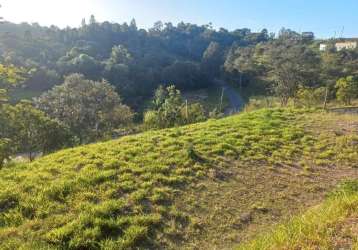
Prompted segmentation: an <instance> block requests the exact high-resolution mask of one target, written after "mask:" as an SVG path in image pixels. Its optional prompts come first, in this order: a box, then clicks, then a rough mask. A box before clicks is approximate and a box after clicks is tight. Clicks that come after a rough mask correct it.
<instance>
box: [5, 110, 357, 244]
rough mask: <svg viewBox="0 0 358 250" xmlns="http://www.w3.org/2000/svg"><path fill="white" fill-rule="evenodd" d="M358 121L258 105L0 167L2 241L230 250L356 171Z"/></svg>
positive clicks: (321, 195)
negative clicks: (250, 109)
mask: <svg viewBox="0 0 358 250" xmlns="http://www.w3.org/2000/svg"><path fill="white" fill-rule="evenodd" d="M357 128H358V118H357V117H354V116H337V115H331V114H325V113H320V112H308V111H298V110H284V109H274V110H260V111H256V112H251V113H245V114H241V115H238V116H233V117H228V118H225V119H221V120H210V121H208V122H205V123H200V124H195V125H190V126H186V127H180V128H173V129H166V130H161V131H150V132H146V133H143V134H139V135H135V136H128V137H124V138H121V139H119V140H115V141H110V142H106V143H99V144H93V145H88V146H83V147H79V148H74V149H68V150H64V151H61V152H58V153H56V154H53V155H49V156H46V157H44V158H41V159H39V160H37V161H36V162H34V163H32V164H24V165H16V166H13V167H8V168H4V169H2V170H1V171H0V212H1V213H0V249H19V248H22V249H52V248H53V249H100V248H102V249H131V248H166V249H173V248H180V249H185V248H186V249H192V248H206V249H208V248H209V249H210V248H211V249H213V248H214V249H215V248H219V249H220V248H224V247H232V246H233V245H236V244H238V243H241V242H242V241H244V240H247V239H251V238H252V237H253V236H255V235H256V234H257V233H259V232H262V231H264V230H266V229H267V227H268V226H270V225H271V224H272V223H273V221H278V220H281V219H282V218H285V217H286V216H288V215H290V214H292V213H296V212H298V211H301V210H302V209H305V208H307V207H308V206H311V205H313V204H316V203H317V202H319V201H320V200H322V197H323V195H324V194H325V193H326V192H327V191H328V190H331V189H332V187H333V186H335V185H336V184H337V183H338V182H339V181H341V180H344V179H355V178H358V175H357V174H358V173H357V166H358V135H357V133H356V131H357Z"/></svg>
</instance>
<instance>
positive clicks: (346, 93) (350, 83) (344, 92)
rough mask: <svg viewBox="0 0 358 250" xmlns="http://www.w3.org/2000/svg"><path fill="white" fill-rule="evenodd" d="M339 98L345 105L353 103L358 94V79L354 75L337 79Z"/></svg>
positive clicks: (337, 94)
mask: <svg viewBox="0 0 358 250" xmlns="http://www.w3.org/2000/svg"><path fill="white" fill-rule="evenodd" d="M336 88H337V93H336V96H337V100H338V101H340V102H342V103H344V104H345V105H351V101H352V99H353V98H355V97H357V96H358V79H357V78H354V77H353V76H348V77H345V78H341V79H339V80H338V81H337V84H336Z"/></svg>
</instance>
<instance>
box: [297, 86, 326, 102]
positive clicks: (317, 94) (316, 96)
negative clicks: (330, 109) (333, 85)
mask: <svg viewBox="0 0 358 250" xmlns="http://www.w3.org/2000/svg"><path fill="white" fill-rule="evenodd" d="M326 91H327V89H326V88H325V87H318V88H311V87H303V86H300V87H299V89H298V91H297V94H296V100H295V101H297V103H298V104H299V105H300V106H304V107H314V106H317V105H323V104H324V101H325V97H326Z"/></svg>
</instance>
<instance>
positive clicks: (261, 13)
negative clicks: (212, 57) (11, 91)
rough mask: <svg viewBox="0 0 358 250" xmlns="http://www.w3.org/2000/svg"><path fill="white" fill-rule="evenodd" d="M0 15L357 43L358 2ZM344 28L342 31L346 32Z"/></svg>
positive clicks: (156, 3) (152, 3)
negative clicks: (305, 34)
mask: <svg viewBox="0 0 358 250" xmlns="http://www.w3.org/2000/svg"><path fill="white" fill-rule="evenodd" d="M0 3H2V5H3V7H2V9H1V11H0V15H1V16H4V17H5V19H7V20H9V21H14V22H22V21H27V22H39V23H40V24H43V25H50V24H55V25H58V26H60V27H64V26H67V25H69V26H78V25H79V24H80V22H81V19H82V18H83V17H88V16H89V15H90V14H94V15H95V16H96V17H97V19H98V20H100V21H104V20H108V21H113V22H124V21H127V22H128V21H130V19H131V18H135V19H136V20H137V24H138V26H140V27H144V28H148V27H151V26H152V24H153V23H154V22H155V21H158V20H162V21H163V22H169V21H170V22H173V23H178V22H180V21H184V22H191V23H196V24H207V23H209V22H211V23H213V25H214V27H216V28H217V27H224V28H227V29H230V30H232V29H235V28H244V27H247V28H250V29H251V30H253V31H258V30H261V29H263V28H267V29H268V30H269V31H271V32H277V31H278V30H279V29H280V28H281V27H286V28H291V29H294V30H297V31H314V32H315V33H316V35H317V36H318V37H332V36H334V34H336V36H339V35H340V34H341V33H342V31H343V36H345V37H358V0H61V1H60V0H57V1H55V0H51V1H50V0H32V1H27V0H2V1H1V0H0ZM343 27H344V30H343Z"/></svg>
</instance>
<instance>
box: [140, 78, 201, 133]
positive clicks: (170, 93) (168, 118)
mask: <svg viewBox="0 0 358 250" xmlns="http://www.w3.org/2000/svg"><path fill="white" fill-rule="evenodd" d="M205 118H206V117H205V113H204V109H203V107H202V106H201V105H200V104H198V103H194V104H190V105H189V104H188V103H187V102H185V103H184V102H183V99H182V96H181V94H180V91H179V90H177V89H176V88H175V86H174V85H171V86H168V87H167V88H164V87H163V86H159V88H158V89H157V90H156V91H155V95H154V98H153V109H152V110H149V111H147V112H146V113H145V114H144V124H145V125H147V126H148V127H152V128H153V127H154V128H167V127H173V126H176V125H182V124H189V123H194V122H200V121H203V120H205Z"/></svg>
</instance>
